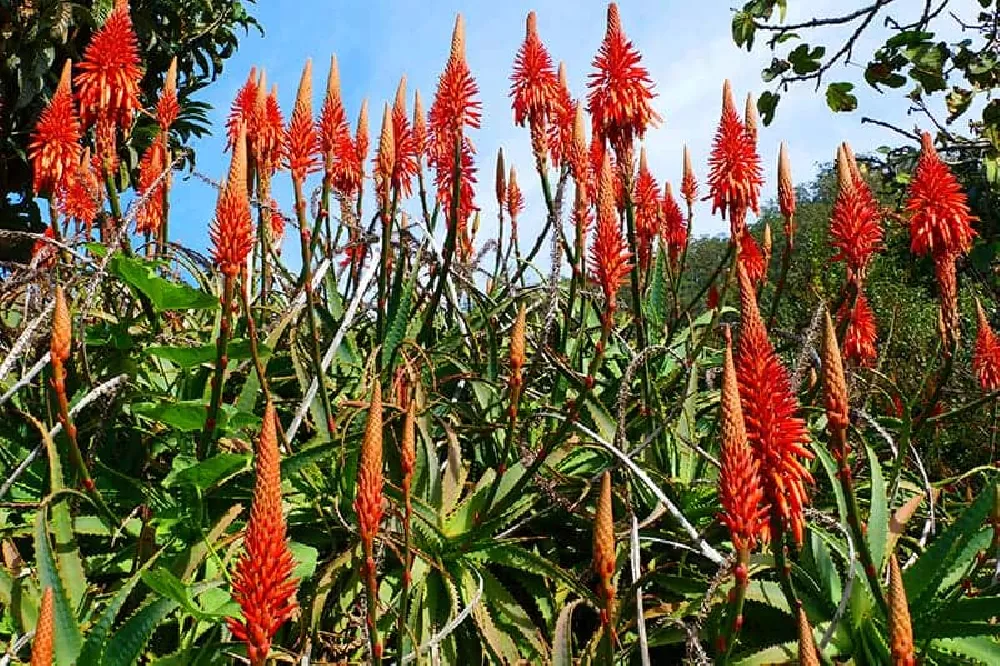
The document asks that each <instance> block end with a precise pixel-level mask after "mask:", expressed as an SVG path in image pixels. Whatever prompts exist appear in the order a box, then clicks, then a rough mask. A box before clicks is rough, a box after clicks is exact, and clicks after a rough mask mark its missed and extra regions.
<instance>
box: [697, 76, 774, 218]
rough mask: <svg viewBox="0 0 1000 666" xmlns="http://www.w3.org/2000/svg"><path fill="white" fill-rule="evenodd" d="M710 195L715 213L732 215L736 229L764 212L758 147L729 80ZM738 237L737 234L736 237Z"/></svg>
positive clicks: (711, 159) (714, 147) (714, 146)
mask: <svg viewBox="0 0 1000 666" xmlns="http://www.w3.org/2000/svg"><path fill="white" fill-rule="evenodd" d="M708 164H709V167H710V168H711V171H710V173H709V175H708V189H709V196H710V198H711V199H712V213H713V214H715V212H716V211H720V212H721V213H722V219H726V215H727V213H728V214H729V216H730V218H731V220H730V222H731V224H733V225H734V229H736V230H740V227H739V226H736V225H742V221H743V220H744V219H745V216H746V212H747V211H748V210H752V211H753V212H754V213H758V212H759V210H760V204H759V197H760V188H761V186H762V185H763V184H764V177H763V172H762V171H761V166H760V155H758V154H757V147H756V146H755V145H754V143H753V142H752V141H751V140H750V137H749V136H748V135H747V132H746V128H745V127H744V125H743V123H742V121H740V117H739V114H738V113H737V112H736V104H735V102H733V90H732V87H731V86H730V84H729V81H728V79H727V80H726V82H725V83H724V84H723V87H722V119H721V120H720V121H719V129H718V130H717V131H716V133H715V140H714V142H713V144H712V154H711V156H710V157H709V160H708ZM734 235H736V234H734Z"/></svg>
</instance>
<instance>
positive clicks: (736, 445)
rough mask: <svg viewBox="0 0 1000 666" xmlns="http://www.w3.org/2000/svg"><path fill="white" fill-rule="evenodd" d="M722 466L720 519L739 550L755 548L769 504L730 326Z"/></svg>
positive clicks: (724, 382)
mask: <svg viewBox="0 0 1000 666" xmlns="http://www.w3.org/2000/svg"><path fill="white" fill-rule="evenodd" d="M720 401H721V406H722V461H721V462H722V469H721V471H720V472H719V502H720V503H721V504H722V514H721V515H720V519H721V520H722V522H723V523H725V525H726V527H728V528H729V534H730V538H731V539H732V542H733V547H734V548H735V549H736V550H737V551H743V550H751V549H753V548H754V547H755V546H756V545H757V541H758V539H759V538H760V537H761V535H762V534H763V532H764V529H765V525H766V517H767V507H765V506H764V505H763V502H764V489H763V487H762V486H761V480H760V469H759V465H758V463H757V460H756V459H755V458H754V456H753V450H752V449H751V448H750V443H749V440H748V438H747V429H746V424H745V422H744V420H743V408H742V407H741V405H740V392H739V387H738V381H737V376H736V365H735V364H734V362H733V343H732V340H731V339H730V336H729V329H728V328H727V329H726V354H725V359H724V362H723V367H722V396H721V400H720Z"/></svg>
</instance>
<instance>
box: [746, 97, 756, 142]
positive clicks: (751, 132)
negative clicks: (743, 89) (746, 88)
mask: <svg viewBox="0 0 1000 666" xmlns="http://www.w3.org/2000/svg"><path fill="white" fill-rule="evenodd" d="M743 124H744V125H745V126H746V130H747V137H748V138H749V139H750V141H751V142H752V143H753V144H754V146H756V145H757V136H758V135H759V132H758V130H757V105H756V104H754V101H753V94H752V93H747V105H746V111H745V112H744V113H743Z"/></svg>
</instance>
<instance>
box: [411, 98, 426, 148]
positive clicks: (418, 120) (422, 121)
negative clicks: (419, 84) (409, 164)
mask: <svg viewBox="0 0 1000 666" xmlns="http://www.w3.org/2000/svg"><path fill="white" fill-rule="evenodd" d="M413 149H414V150H415V151H416V154H417V162H418V165H419V162H420V159H421V158H422V157H423V156H424V152H426V150H427V116H426V115H424V103H423V101H421V99H420V91H419V90H414V91H413Z"/></svg>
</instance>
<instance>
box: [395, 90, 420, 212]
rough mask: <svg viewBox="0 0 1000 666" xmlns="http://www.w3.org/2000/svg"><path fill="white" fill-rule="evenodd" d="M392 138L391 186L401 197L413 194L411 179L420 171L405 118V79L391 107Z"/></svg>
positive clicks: (408, 123)
mask: <svg viewBox="0 0 1000 666" xmlns="http://www.w3.org/2000/svg"><path fill="white" fill-rule="evenodd" d="M392 137H393V141H394V142H395V157H396V159H395V162H394V163H393V169H392V186H393V187H394V188H396V189H397V190H399V194H400V196H402V197H404V198H405V197H408V196H410V194H411V193H412V192H413V179H414V178H415V177H416V175H417V171H419V169H420V165H419V164H418V163H417V146H416V143H415V142H414V140H413V131H412V130H411V129H410V121H409V119H408V118H407V117H406V77H405V76H404V77H403V78H401V79H400V80H399V87H398V88H397V89H396V101H395V103H394V104H393V106H392Z"/></svg>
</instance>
